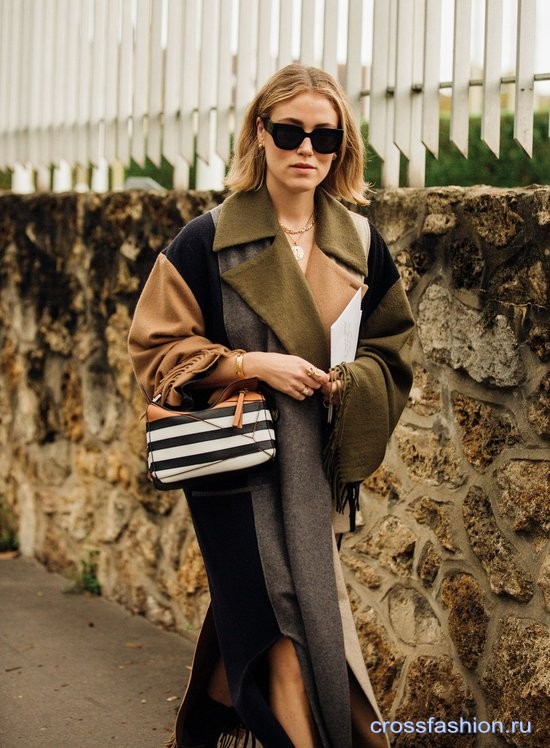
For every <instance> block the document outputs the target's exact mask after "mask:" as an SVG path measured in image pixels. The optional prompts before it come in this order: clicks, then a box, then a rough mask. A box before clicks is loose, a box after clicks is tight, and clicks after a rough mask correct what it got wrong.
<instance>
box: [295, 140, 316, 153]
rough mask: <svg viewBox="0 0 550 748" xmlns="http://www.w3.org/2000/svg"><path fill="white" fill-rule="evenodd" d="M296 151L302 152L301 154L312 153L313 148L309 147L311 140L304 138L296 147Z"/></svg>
mask: <svg viewBox="0 0 550 748" xmlns="http://www.w3.org/2000/svg"><path fill="white" fill-rule="evenodd" d="M298 151H302V152H303V153H313V146H312V145H311V140H310V138H308V137H305V138H304V139H303V140H302V142H301V143H300V145H299V146H298Z"/></svg>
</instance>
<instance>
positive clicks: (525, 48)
mask: <svg viewBox="0 0 550 748" xmlns="http://www.w3.org/2000/svg"><path fill="white" fill-rule="evenodd" d="M535 18H536V7H535V0H519V7H518V30H517V47H516V104H515V116H514V139H515V141H516V143H518V144H519V145H520V146H521V147H522V148H523V150H524V151H525V152H526V153H527V155H528V156H532V155H533V97H534V71H535V45H534V44H533V39H534V38H535V27H536V21H535Z"/></svg>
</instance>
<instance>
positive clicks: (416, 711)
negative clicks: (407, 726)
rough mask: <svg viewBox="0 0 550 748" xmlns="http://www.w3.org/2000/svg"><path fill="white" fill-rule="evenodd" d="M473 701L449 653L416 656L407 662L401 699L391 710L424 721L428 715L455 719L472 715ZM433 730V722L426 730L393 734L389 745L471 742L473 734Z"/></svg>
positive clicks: (402, 718) (398, 715) (415, 746)
mask: <svg viewBox="0 0 550 748" xmlns="http://www.w3.org/2000/svg"><path fill="white" fill-rule="evenodd" d="M475 713H476V705H475V701H474V699H473V697H472V694H471V692H470V689H469V688H468V687H467V685H466V684H465V682H464V680H463V679H462V676H461V675H460V673H459V672H458V670H457V669H456V668H455V667H454V666H453V663H452V661H451V659H450V658H449V657H425V656H422V657H416V658H415V659H414V660H413V661H412V662H411V664H410V666H409V669H408V672H407V680H406V684H405V695H404V698H403V701H402V702H401V704H400V705H399V707H398V709H397V710H396V712H395V719H396V720H400V721H401V722H405V721H406V720H411V721H421V720H423V721H424V722H425V723H426V722H427V720H428V718H429V717H434V718H435V719H436V720H440V721H441V722H442V721H446V722H448V721H450V720H453V721H457V722H458V721H459V720H460V718H461V717H462V718H463V719H465V720H473V719H474V718H475ZM441 722H440V725H439V729H440V732H435V729H436V728H435V725H434V727H433V729H432V731H431V732H430V733H427V734H426V733H425V734H421V733H418V732H417V733H415V734H404V733H401V734H399V735H397V736H396V737H395V740H394V742H393V745H394V746H395V747H396V748H397V747H398V748H403V747H404V746H410V747H411V748H424V747H426V748H432V746H433V747H434V748H435V747H438V746H441V747H445V748H448V746H451V745H452V746H459V747H460V748H463V747H465V746H474V745H475V744H476V736H475V735H468V734H464V735H457V734H453V735H450V734H448V733H446V732H445V733H443V732H441V729H442V725H441Z"/></svg>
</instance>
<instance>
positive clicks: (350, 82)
mask: <svg viewBox="0 0 550 748" xmlns="http://www.w3.org/2000/svg"><path fill="white" fill-rule="evenodd" d="M362 32H363V3H362V0H349V2H348V37H347V38H348V50H347V55H346V75H345V88H346V92H347V95H348V98H349V100H350V103H351V106H352V108H353V111H354V112H355V116H356V118H357V119H359V117H360V114H361V89H362V85H361V84H362V80H361V42H362V36H363V34H362Z"/></svg>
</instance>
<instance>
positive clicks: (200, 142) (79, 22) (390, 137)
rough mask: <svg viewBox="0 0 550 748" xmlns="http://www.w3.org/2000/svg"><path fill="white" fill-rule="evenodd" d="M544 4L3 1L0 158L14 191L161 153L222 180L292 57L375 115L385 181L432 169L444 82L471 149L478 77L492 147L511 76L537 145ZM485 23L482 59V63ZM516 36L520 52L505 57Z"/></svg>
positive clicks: (179, 179) (213, 183)
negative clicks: (247, 118)
mask: <svg viewBox="0 0 550 748" xmlns="http://www.w3.org/2000/svg"><path fill="white" fill-rule="evenodd" d="M549 5H550V2H548V0H0V170H6V169H10V170H14V175H13V182H12V188H13V189H14V190H16V191H22V192H24V191H32V190H33V189H35V187H36V186H38V187H39V188H50V187H51V186H52V184H51V183H50V172H51V166H52V165H53V166H54V167H55V168H54V179H53V188H54V189H71V188H73V187H75V180H76V181H77V182H78V183H79V184H77V185H76V187H77V188H83V189H84V188H87V187H88V186H89V185H88V165H89V164H92V165H93V166H94V170H93V176H92V183H91V186H92V188H95V189H106V188H107V186H108V184H109V178H108V177H109V171H110V172H111V184H112V186H114V187H115V188H118V187H121V186H122V184H123V173H124V169H123V167H124V165H127V164H128V163H129V162H130V159H131V158H132V159H134V160H135V161H136V162H138V164H143V163H144V161H145V159H146V157H148V158H149V159H150V160H151V161H152V162H153V163H155V164H158V163H159V162H160V160H161V156H164V157H165V158H166V159H167V160H168V161H170V162H171V163H172V164H174V165H175V185H174V186H176V187H185V186H187V184H188V179H189V168H190V166H191V165H192V164H193V163H195V159H197V186H198V187H199V188H207V187H213V188H216V187H220V186H221V184H222V181H223V173H224V165H225V164H226V163H227V161H228V160H229V158H230V144H231V138H232V137H233V136H234V133H235V132H236V131H238V128H239V124H240V122H241V119H242V116H243V112H244V110H245V108H246V106H247V104H248V102H249V101H250V100H251V98H252V97H253V95H254V93H255V91H257V90H258V88H259V87H260V86H261V84H262V83H263V82H264V81H265V80H266V79H267V78H268V76H269V75H270V74H271V73H272V72H273V71H275V70H276V69H277V68H279V67H281V66H283V65H285V64H287V63H289V62H292V61H294V60H299V61H300V62H303V63H304V64H313V65H318V66H321V67H323V68H324V69H325V70H327V71H329V72H330V73H332V74H333V75H335V76H338V77H339V78H340V80H341V82H342V83H343V84H344V87H345V88H346V90H347V93H348V96H349V98H350V100H351V102H352V104H353V106H354V108H355V111H356V113H357V117H358V119H359V118H360V117H362V116H366V118H367V119H368V121H369V140H370V144H371V146H372V147H373V148H374V150H375V151H376V152H377V153H378V155H379V156H380V157H381V159H382V161H383V169H382V179H383V184H384V185H385V186H396V185H398V184H399V165H400V158H401V154H403V155H404V156H405V157H406V158H407V159H408V183H409V184H410V185H412V186H421V185H423V184H424V171H425V161H426V151H427V150H428V151H430V152H431V153H433V154H434V155H436V156H437V153H438V146H439V116H440V102H441V94H442V92H446V91H449V92H450V94H451V139H452V141H453V142H454V143H455V144H456V145H457V146H458V148H459V149H460V150H461V151H462V153H464V154H465V155H466V154H467V151H468V119H469V115H470V113H471V103H472V101H473V96H472V91H473V90H474V89H476V90H478V91H480V92H481V114H482V138H483V140H484V141H485V142H486V143H487V144H488V146H489V147H490V148H491V149H492V150H493V151H494V152H495V153H496V154H497V155H498V151H499V134H500V116H501V94H502V90H503V86H506V87H508V88H510V86H512V88H513V89H514V94H515V96H514V98H515V105H514V106H515V129H514V135H515V138H516V140H517V142H518V144H519V146H521V147H522V148H523V149H524V150H525V151H526V152H527V153H528V154H529V155H531V153H532V141H533V113H534V108H535V105H534V102H535V97H536V94H537V87H540V88H541V89H542V88H543V87H544V86H547V85H548V84H547V82H548V81H549V80H550V57H547V58H544V54H545V53H546V52H545V50H544V49H540V47H541V45H542V44H545V45H546V47H547V48H550V46H549V45H548V43H547V41H546V42H545V41H544V39H545V37H544V35H541V34H537V27H539V28H540V24H541V23H543V22H544V18H546V20H547V21H549V20H550V19H549V17H548V13H547V11H548V6H549ZM545 6H546V7H545ZM541 13H543V14H545V15H544V17H543V16H541V15H540V14H541ZM537 14H539V15H538V16H537ZM548 28H550V26H547V31H548ZM510 29H511V31H510ZM480 34H483V40H482V55H483V59H482V60H481V61H480V63H481V64H476V61H475V47H476V39H479V38H480ZM538 40H540V41H538ZM511 46H512V47H514V46H515V62H513V63H512V65H511V69H509V68H510V64H509V63H508V64H507V69H504V67H503V65H504V64H506V62H505V58H506V55H508V56H509V53H510V47H511ZM540 58H541V59H543V63H542V68H540V63H539V69H536V62H535V61H536V60H537V59H540ZM445 59H447V60H452V75H451V78H450V79H448V80H447V79H445V80H442V75H441V70H442V65H443V63H444V60H445ZM476 66H477V67H479V68H480V69H481V70H482V74H481V78H480V79H479V80H476V79H475V78H476V76H475V75H474V69H475V68H476ZM477 77H478V78H479V74H478V76H477ZM75 175H76V176H75ZM549 176H550V175H549Z"/></svg>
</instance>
